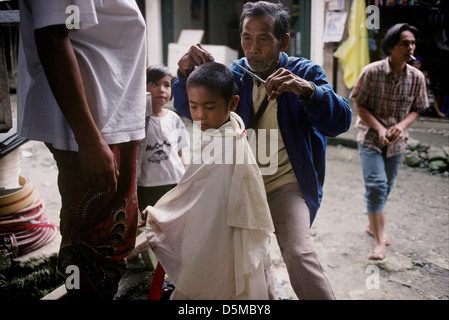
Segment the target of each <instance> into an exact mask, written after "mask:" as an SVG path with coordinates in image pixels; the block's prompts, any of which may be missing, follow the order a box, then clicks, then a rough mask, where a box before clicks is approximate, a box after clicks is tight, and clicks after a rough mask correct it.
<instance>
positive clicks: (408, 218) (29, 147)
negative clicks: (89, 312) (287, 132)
mask: <svg viewBox="0 0 449 320" xmlns="http://www.w3.org/2000/svg"><path fill="white" fill-rule="evenodd" d="M21 172H22V174H23V175H24V176H27V177H29V178H30V179H31V181H32V183H33V185H34V187H35V189H36V190H37V191H38V192H39V193H40V195H41V197H42V198H43V199H44V200H45V202H46V206H47V212H48V213H49V216H50V218H51V219H52V220H53V221H54V222H58V212H59V206H60V197H59V193H58V190H57V187H56V178H57V168H56V166H55V163H54V160H53V159H52V156H51V154H50V153H49V152H48V150H47V149H46V147H45V146H44V145H43V144H42V143H39V142H28V143H26V144H25V145H24V146H22V158H21ZM448 190H449V178H445V177H441V176H434V175H431V174H430V173H428V172H426V171H425V170H424V169H419V168H415V169H413V168H409V167H407V166H405V165H403V166H402V167H401V168H400V171H399V174H398V177H397V180H396V185H395V187H394V189H393V191H392V193H391V197H390V199H389V202H388V204H387V207H386V210H387V221H386V232H387V233H388V235H389V237H390V239H391V245H390V246H389V247H388V248H387V258H386V259H385V260H384V261H380V262H373V261H370V260H368V259H367V256H368V254H369V253H370V251H371V250H372V248H373V244H374V241H373V238H372V237H370V236H369V235H368V234H367V233H366V232H365V227H366V224H367V217H366V215H365V214H364V213H363V212H364V207H365V200H364V196H363V193H364V187H363V178H362V173H361V167H360V160H359V156H358V153H357V151H356V150H355V149H352V148H347V147H341V146H329V147H328V152H327V174H326V182H325V187H324V198H323V202H322V206H321V208H320V210H319V212H318V215H317V218H316V220H315V222H314V224H313V227H312V241H313V245H314V248H315V250H316V252H317V254H318V256H319V258H320V261H321V263H322V266H323V268H324V269H325V270H326V272H327V274H328V276H329V279H330V281H331V283H332V284H333V287H334V290H335V294H336V296H337V298H338V299H341V300H378V299H387V300H389V299H392V300H440V299H442V300H448V299H449V226H448V223H449V199H448V196H449V194H448ZM273 239H274V237H273ZM271 257H272V261H273V267H274V272H275V277H276V290H277V293H278V297H279V299H293V300H294V299H297V298H296V295H295V294H294V292H293V290H292V288H291V287H290V284H289V281H288V274H287V272H286V269H285V265H284V264H283V262H282V258H281V257H280V254H279V249H278V247H277V244H276V241H275V240H274V241H273V242H272V251H271ZM150 276H151V275H150ZM148 277H149V276H148V275H144V274H141V276H140V278H139V277H136V276H132V275H131V273H130V275H129V276H128V280H127V281H125V282H124V284H123V288H122V294H121V297H119V299H120V298H122V299H125V298H130V299H145V297H146V294H147V292H148V291H147V290H148V281H149V278H148ZM142 282H143V283H142ZM137 291H141V293H140V295H135V294H134V295H130V292H131V293H137Z"/></svg>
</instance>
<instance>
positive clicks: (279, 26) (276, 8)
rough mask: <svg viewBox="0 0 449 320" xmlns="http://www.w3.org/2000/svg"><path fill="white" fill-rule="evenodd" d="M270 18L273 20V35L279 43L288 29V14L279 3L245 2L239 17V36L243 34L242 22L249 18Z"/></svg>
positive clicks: (286, 9)
mask: <svg viewBox="0 0 449 320" xmlns="http://www.w3.org/2000/svg"><path fill="white" fill-rule="evenodd" d="M265 15H267V16H271V17H273V18H274V20H275V25H274V34H275V36H276V38H277V39H278V40H279V41H281V40H282V39H283V38H284V36H285V34H287V33H289V31H290V30H289V29H290V12H289V11H288V8H287V7H285V6H284V5H283V4H282V3H281V2H278V3H273V2H268V1H257V2H247V3H245V5H244V6H243V11H242V14H241V16H240V34H241V33H242V32H243V22H244V21H245V19H246V18H247V17H251V16H265Z"/></svg>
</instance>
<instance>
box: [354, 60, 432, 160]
mask: <svg viewBox="0 0 449 320" xmlns="http://www.w3.org/2000/svg"><path fill="white" fill-rule="evenodd" d="M351 98H355V99H356V100H357V103H358V104H359V105H360V106H361V107H364V108H365V109H368V110H369V111H370V112H371V113H372V114H373V115H374V117H375V118H376V119H377V120H378V121H379V122H380V123H381V124H382V125H383V126H384V127H385V128H387V129H388V128H390V127H392V126H393V125H395V124H397V123H399V122H400V121H402V120H403V119H404V118H405V117H406V116H407V115H408V114H409V113H410V112H415V111H420V110H424V109H426V107H427V106H428V98H427V93H426V82H425V77H424V75H423V73H422V72H421V71H419V70H418V69H416V68H414V67H412V66H410V65H409V64H406V67H405V68H404V71H403V72H402V74H401V76H400V77H399V79H398V80H396V77H395V74H394V72H393V70H392V68H391V66H390V63H389V58H388V57H387V58H385V59H384V60H380V61H376V62H373V63H371V64H369V65H367V66H365V67H364V68H363V69H362V72H361V73H360V76H359V79H358V81H357V83H356V85H355V87H354V89H353V90H352V92H351ZM357 128H358V134H357V142H359V143H361V144H363V145H365V146H367V147H370V148H373V149H374V150H377V151H378V152H382V151H383V148H385V146H384V145H382V144H381V143H380V141H379V136H378V133H377V132H376V131H375V130H374V129H372V128H371V127H369V126H368V125H367V124H366V123H365V122H364V121H363V120H362V119H361V118H360V116H358V117H357ZM404 134H405V139H401V140H399V141H397V142H395V143H393V144H392V145H390V146H388V147H387V150H386V151H387V153H386V155H387V157H393V156H395V155H398V154H401V153H404V152H405V149H406V147H407V140H408V131H407V130H405V132H404Z"/></svg>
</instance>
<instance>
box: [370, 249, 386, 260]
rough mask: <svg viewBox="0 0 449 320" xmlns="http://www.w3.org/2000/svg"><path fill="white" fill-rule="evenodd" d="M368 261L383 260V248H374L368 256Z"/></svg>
mask: <svg viewBox="0 0 449 320" xmlns="http://www.w3.org/2000/svg"><path fill="white" fill-rule="evenodd" d="M368 259H370V260H383V259H385V246H376V247H375V248H374V250H373V251H372V252H371V253H370V255H369V256H368Z"/></svg>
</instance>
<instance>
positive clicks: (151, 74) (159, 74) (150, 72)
mask: <svg viewBox="0 0 449 320" xmlns="http://www.w3.org/2000/svg"><path fill="white" fill-rule="evenodd" d="M165 76H170V77H171V72H170V69H168V68H167V67H166V66H164V65H162V64H161V65H156V66H149V67H148V68H147V84H148V83H150V82H156V81H159V80H161V79H162V78H163V77H165Z"/></svg>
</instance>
